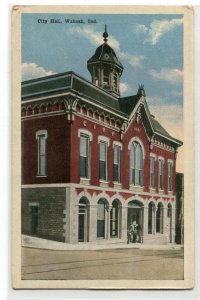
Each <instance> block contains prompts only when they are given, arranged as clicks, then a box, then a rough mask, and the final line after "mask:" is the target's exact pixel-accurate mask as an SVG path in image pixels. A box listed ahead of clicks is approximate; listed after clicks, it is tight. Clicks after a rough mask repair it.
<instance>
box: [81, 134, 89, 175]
mask: <svg viewBox="0 0 200 300" xmlns="http://www.w3.org/2000/svg"><path fill="white" fill-rule="evenodd" d="M80 177H82V178H88V177H89V136H87V135H84V134H81V135H80Z"/></svg>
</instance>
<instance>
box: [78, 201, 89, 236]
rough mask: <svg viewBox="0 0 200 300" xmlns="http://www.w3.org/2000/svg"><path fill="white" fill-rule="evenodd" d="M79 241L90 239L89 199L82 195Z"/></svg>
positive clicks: (79, 214)
mask: <svg viewBox="0 0 200 300" xmlns="http://www.w3.org/2000/svg"><path fill="white" fill-rule="evenodd" d="M78 241H79V242H87V241H88V201H87V198H86V197H82V198H81V199H80V201H79V213H78Z"/></svg>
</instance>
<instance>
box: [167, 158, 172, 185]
mask: <svg viewBox="0 0 200 300" xmlns="http://www.w3.org/2000/svg"><path fill="white" fill-rule="evenodd" d="M168 191H172V163H171V162H168Z"/></svg>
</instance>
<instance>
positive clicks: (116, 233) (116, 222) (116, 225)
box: [110, 199, 121, 238]
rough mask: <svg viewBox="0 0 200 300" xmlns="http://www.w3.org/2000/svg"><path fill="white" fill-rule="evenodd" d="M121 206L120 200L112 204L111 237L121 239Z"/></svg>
mask: <svg viewBox="0 0 200 300" xmlns="http://www.w3.org/2000/svg"><path fill="white" fill-rule="evenodd" d="M120 224H121V205H120V202H119V200H118V199H115V200H114V201H113V202H112V208H111V210H110V237H111V238H116V237H118V238H119V237H120V230H121V226H120Z"/></svg>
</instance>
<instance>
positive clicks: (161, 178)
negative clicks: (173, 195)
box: [158, 159, 163, 190]
mask: <svg viewBox="0 0 200 300" xmlns="http://www.w3.org/2000/svg"><path fill="white" fill-rule="evenodd" d="M158 170H159V189H160V190H163V160H162V159H159V161H158Z"/></svg>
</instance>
